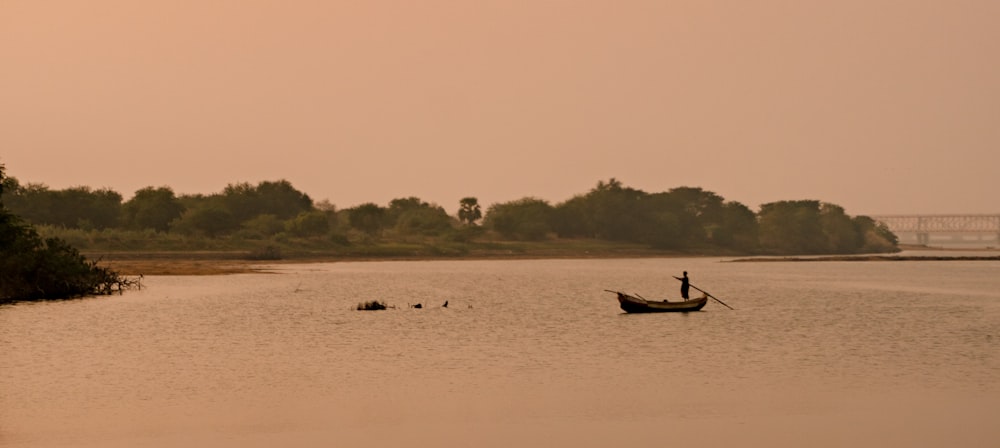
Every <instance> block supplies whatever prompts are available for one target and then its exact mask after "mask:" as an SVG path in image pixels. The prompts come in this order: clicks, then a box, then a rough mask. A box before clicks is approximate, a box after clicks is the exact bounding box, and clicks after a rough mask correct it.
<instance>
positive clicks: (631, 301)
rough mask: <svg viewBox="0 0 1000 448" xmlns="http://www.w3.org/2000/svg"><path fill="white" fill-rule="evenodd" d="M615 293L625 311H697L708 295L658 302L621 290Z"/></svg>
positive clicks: (706, 300) (706, 301) (702, 305)
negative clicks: (677, 300)
mask: <svg viewBox="0 0 1000 448" xmlns="http://www.w3.org/2000/svg"><path fill="white" fill-rule="evenodd" d="M615 293H616V294H618V303H620V304H621V307H622V310H624V311H625V312H626V313H687V312H691V311H698V310H700V309H702V308H703V307H704V306H705V304H706V303H708V296H701V297H699V298H697V299H689V300H684V301H679V302H667V301H663V302H658V301H654V300H645V299H641V298H639V297H633V296H630V295H628V294H625V293H623V292H617V291H616V292H615Z"/></svg>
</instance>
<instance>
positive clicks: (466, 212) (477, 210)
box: [458, 196, 483, 227]
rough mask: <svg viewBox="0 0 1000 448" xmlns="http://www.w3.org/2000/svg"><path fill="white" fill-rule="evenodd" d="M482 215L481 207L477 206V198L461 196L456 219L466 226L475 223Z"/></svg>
mask: <svg viewBox="0 0 1000 448" xmlns="http://www.w3.org/2000/svg"><path fill="white" fill-rule="evenodd" d="M482 217H483V211H482V208H481V207H480V206H479V199H476V198H474V197H472V196H469V197H465V198H462V200H460V201H458V220H459V221H461V222H463V223H465V225H467V226H470V227H471V226H474V225H476V221H479V220H480V219H481V218H482Z"/></svg>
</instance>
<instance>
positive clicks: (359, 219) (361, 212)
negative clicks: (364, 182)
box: [346, 202, 385, 236]
mask: <svg viewBox="0 0 1000 448" xmlns="http://www.w3.org/2000/svg"><path fill="white" fill-rule="evenodd" d="M346 211H347V213H348V222H350V224H351V227H352V228H355V229H357V230H360V231H362V232H365V233H366V234H368V235H372V236H374V235H378V234H379V233H381V232H382V228H383V226H384V223H385V221H384V220H385V209H384V208H382V207H379V206H378V205H377V204H374V203H370V202H369V203H366V204H361V205H359V206H357V207H353V208H349V209H347V210H346Z"/></svg>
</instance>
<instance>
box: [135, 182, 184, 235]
mask: <svg viewBox="0 0 1000 448" xmlns="http://www.w3.org/2000/svg"><path fill="white" fill-rule="evenodd" d="M182 213H184V206H183V205H182V204H181V202H180V201H179V200H178V199H177V197H176V196H174V190H172V189H171V188H170V187H159V188H154V187H146V188H143V189H140V190H138V191H136V192H135V196H132V199H129V200H128V201H127V202H125V204H124V205H123V206H122V220H123V221H124V223H125V227H127V228H131V229H153V230H156V231H158V232H166V231H167V230H168V229H169V228H170V223H171V222H173V221H174V220H176V219H178V218H180V217H181V214H182Z"/></svg>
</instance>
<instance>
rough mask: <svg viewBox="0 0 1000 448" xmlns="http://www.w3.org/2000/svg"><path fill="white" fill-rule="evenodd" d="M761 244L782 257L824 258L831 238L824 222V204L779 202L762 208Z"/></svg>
mask: <svg viewBox="0 0 1000 448" xmlns="http://www.w3.org/2000/svg"><path fill="white" fill-rule="evenodd" d="M759 220H760V244H761V247H762V248H763V249H765V250H767V251H770V252H774V253H782V254H820V253H824V252H825V250H826V247H827V244H826V243H827V238H826V235H825V234H824V233H823V226H822V224H821V222H820V203H819V201H813V200H802V201H778V202H771V203H768V204H764V205H761V208H760V214H759Z"/></svg>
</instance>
